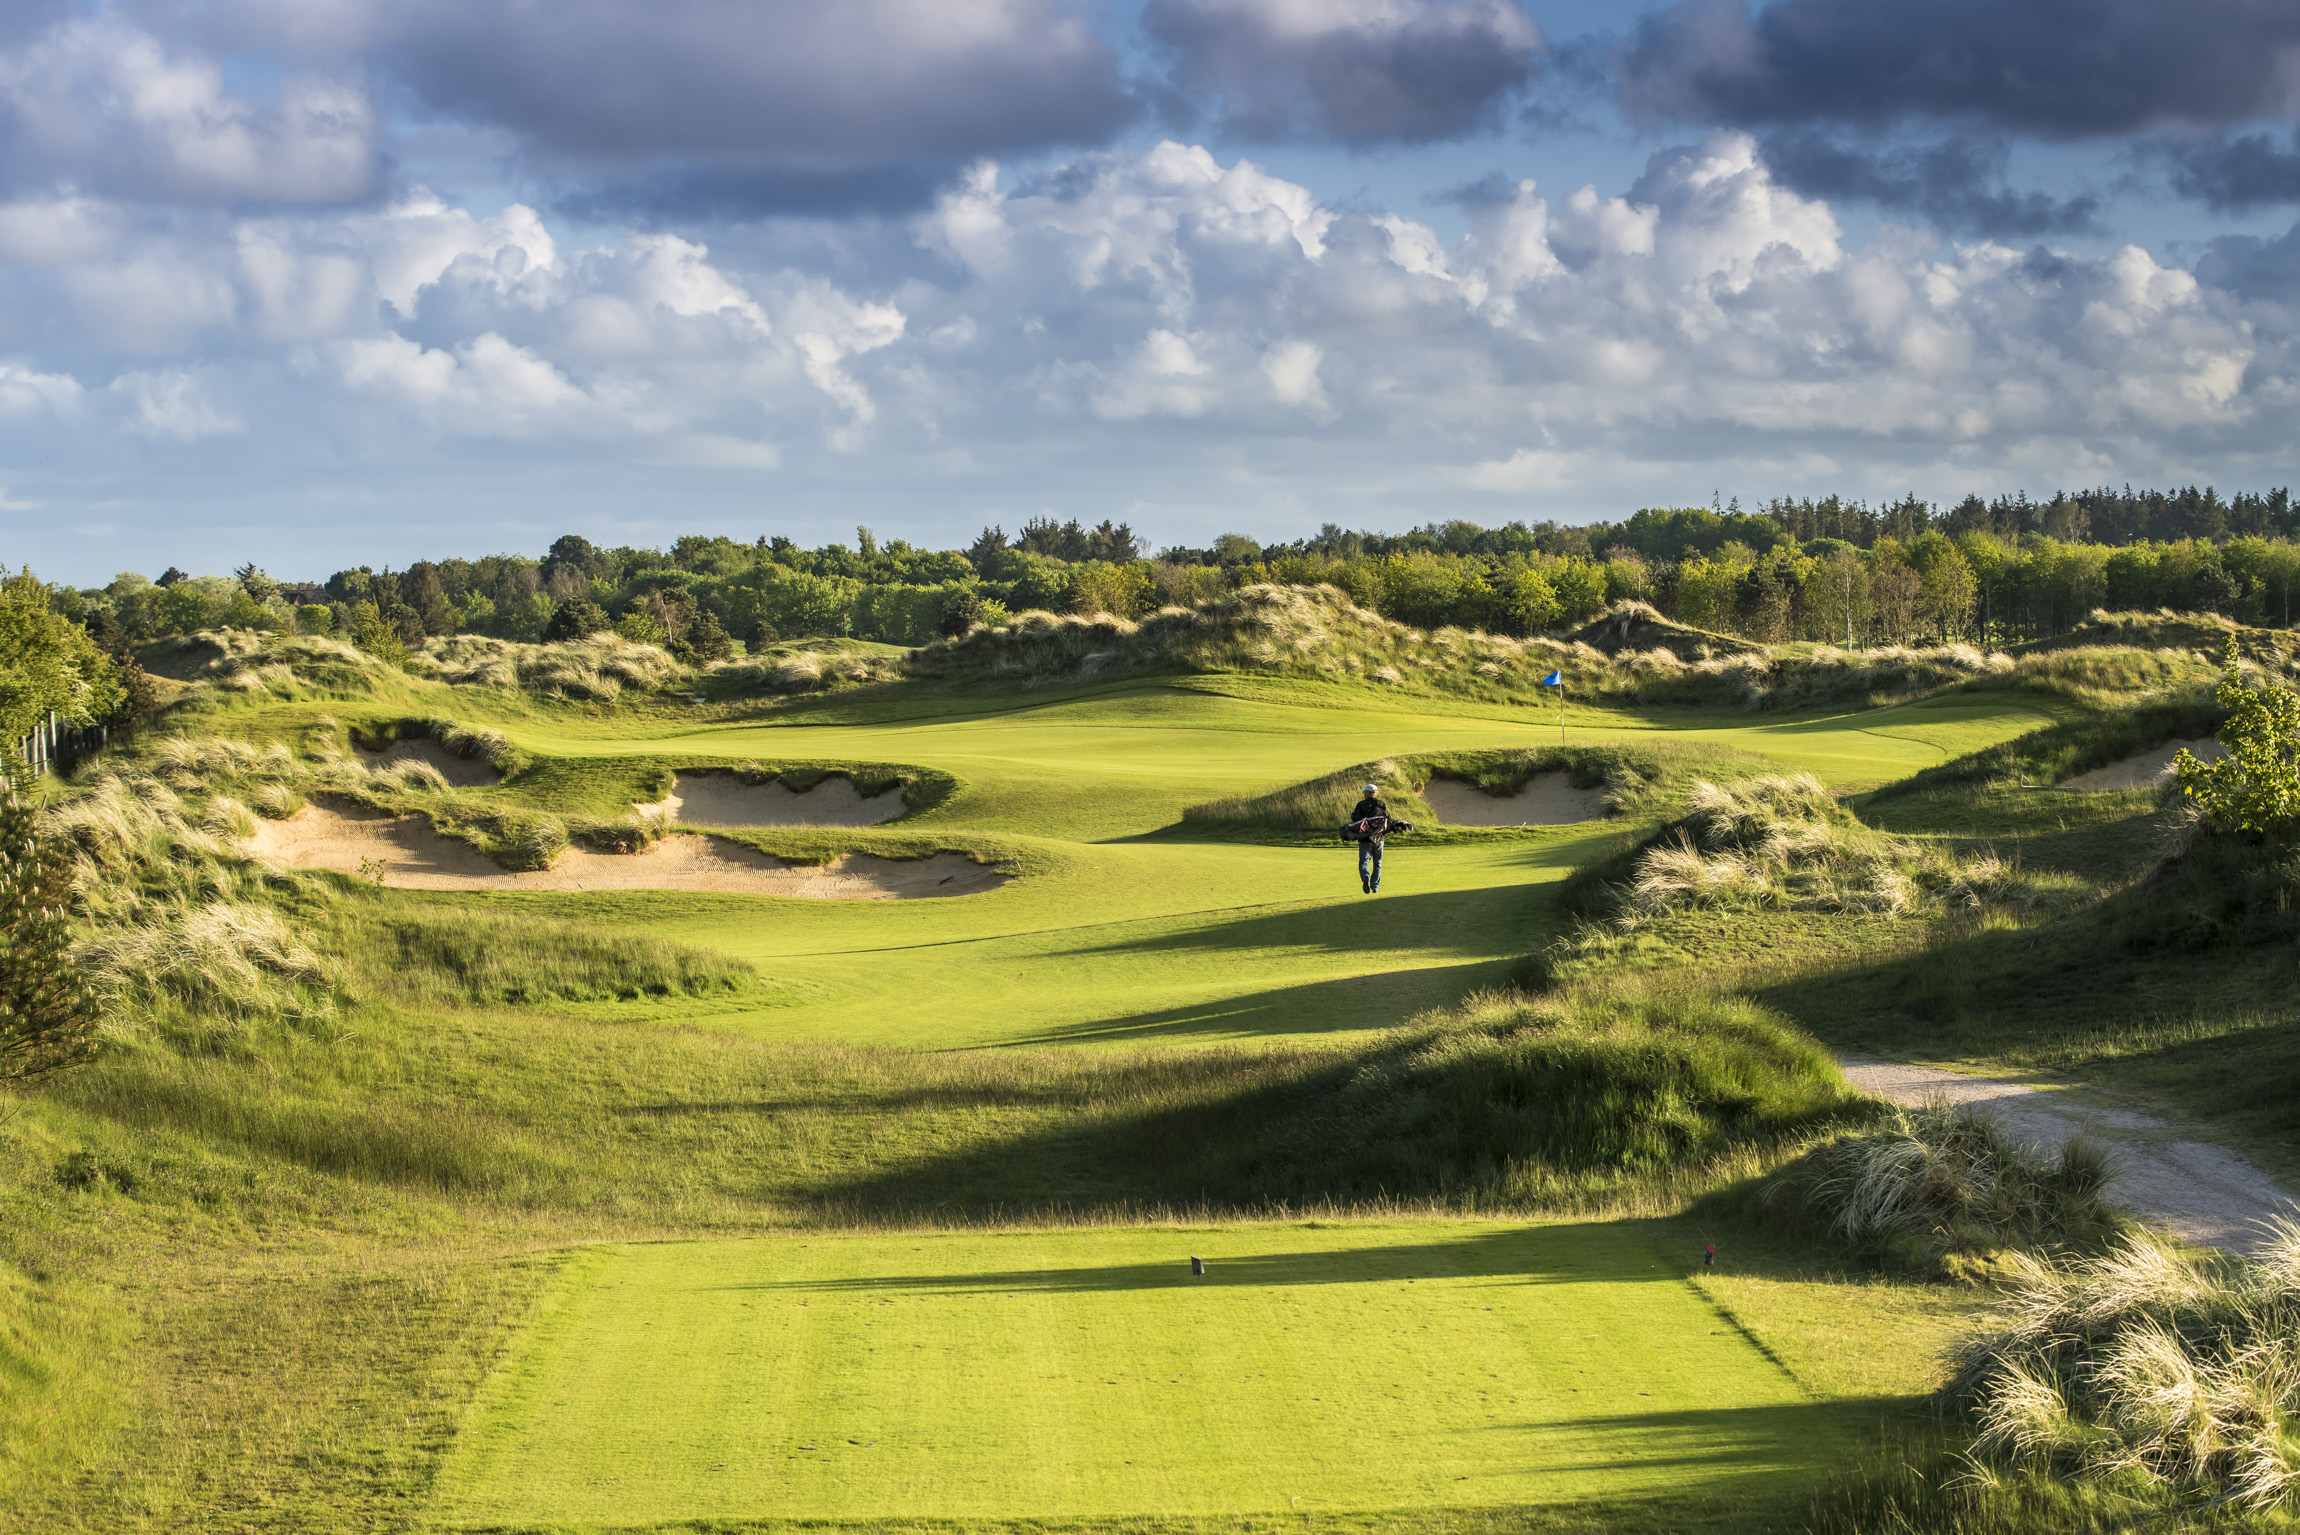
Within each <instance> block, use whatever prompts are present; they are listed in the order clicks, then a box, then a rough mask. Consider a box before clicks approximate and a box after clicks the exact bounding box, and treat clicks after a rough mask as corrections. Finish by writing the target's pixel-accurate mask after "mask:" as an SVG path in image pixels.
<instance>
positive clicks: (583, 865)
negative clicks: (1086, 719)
mask: <svg viewBox="0 0 2300 1535" xmlns="http://www.w3.org/2000/svg"><path fill="white" fill-rule="evenodd" d="M251 841H252V843H253V846H254V848H255V851H256V852H257V853H258V854H260V855H262V856H263V857H265V858H269V859H271V860H272V861H273V862H275V863H280V864H285V865H286V866H288V867H289V868H291V869H328V870H332V871H334V872H335V873H338V874H355V875H358V874H368V873H372V872H373V871H374V870H375V869H376V868H377V867H378V866H380V867H381V868H382V871H383V883H384V884H386V885H389V886H392V887H393V888H395V889H400V890H709V891H719V892H733V893H739V894H750V895H782V896H795V897H798V898H800V899H803V900H819V901H910V900H921V899H926V898H929V897H934V896H946V895H972V894H973V893H975V892H976V891H978V890H992V889H996V888H997V887H998V886H1000V885H1003V884H1005V883H1006V881H1007V878H1008V876H1006V875H1004V874H1001V873H999V872H998V871H997V870H995V869H987V868H984V867H983V866H982V865H981V864H978V863H976V862H975V861H974V860H972V859H971V858H968V857H966V856H964V855H963V854H959V853H937V854H935V855H934V856H933V857H931V858H916V859H893V858H874V857H872V856H870V855H869V854H867V853H846V854H842V855H840V856H839V857H837V858H834V859H832V860H831V861H830V862H829V863H826V864H794V863H786V862H784V861H783V860H782V859H780V858H776V857H773V856H772V855H770V854H767V853H762V852H759V851H758V850H757V849H755V848H748V847H744V846H742V845H741V844H740V843H735V842H727V841H723V840H721V839H720V838H717V837H697V836H669V837H665V838H664V839H663V840H662V841H661V842H658V843H656V844H655V845H654V846H653V847H650V848H648V849H647V850H646V851H644V852H639V853H594V852H592V851H590V850H589V849H587V848H580V847H571V848H569V849H567V850H566V851H565V852H563V853H561V854H560V855H559V857H558V858H557V859H556V860H555V861H554V862H553V863H552V865H551V867H550V868H548V869H538V870H532V871H527V872H521V873H514V872H513V871H511V870H509V869H506V868H504V867H502V866H501V865H500V864H498V863H496V862H495V861H494V860H493V859H491V858H489V857H487V856H486V855H485V854H483V853H481V852H479V851H478V850H477V849H475V848H473V847H472V846H471V845H470V844H469V843H465V842H458V841H456V840H455V839H454V838H452V837H443V836H441V835H440V834H439V833H438V832H436V831H434V830H432V827H431V823H430V822H429V821H427V820H425V819H424V818H423V817H422V816H419V815H403V816H394V815H391V814H388V813H386V812H383V811H375V810H368V809H365V808H363V807H347V808H336V807H332V806H326V805H308V806H306V807H305V808H304V809H302V810H299V811H297V812H296V813H295V814H294V815H292V816H290V817H289V818H288V819H286V820H284V821H260V822H258V823H257V825H256V834H255V836H254V837H253V838H252V839H251Z"/></svg>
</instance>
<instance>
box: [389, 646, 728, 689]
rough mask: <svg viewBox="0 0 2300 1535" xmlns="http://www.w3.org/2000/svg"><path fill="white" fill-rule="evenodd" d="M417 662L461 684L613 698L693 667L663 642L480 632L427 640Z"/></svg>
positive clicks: (662, 683)
mask: <svg viewBox="0 0 2300 1535" xmlns="http://www.w3.org/2000/svg"><path fill="white" fill-rule="evenodd" d="M417 664H418V665H419V666H420V667H421V668H422V669H424V670H427V671H431V672H434V673H435V674H436V675H437V676H438V677H439V679H440V680H441V681H443V682H448V683H452V684H454V685H456V686H458V687H497V688H518V689H522V690H524V691H526V692H529V693H535V694H539V695H541V696H543V697H546V698H572V699H583V700H592V701H596V702H600V703H606V702H610V701H612V700H614V699H616V698H618V697H620V696H621V695H622V693H623V692H624V690H625V689H627V688H638V689H641V690H644V691H653V690H657V689H662V688H667V687H670V686H672V685H673V684H675V683H678V682H681V681H683V680H684V679H685V678H686V677H687V675H688V671H687V668H686V667H685V666H683V665H681V664H680V663H679V661H678V660H677V659H676V658H675V657H673V656H672V654H671V653H670V652H669V651H667V650H665V649H663V648H662V647H661V646H659V645H640V644H636V643H634V642H632V641H630V640H627V639H624V638H623V637H622V636H621V635H618V634H611V633H606V634H594V635H591V636H589V637H587V638H585V639H580V640H563V641H560V642H558V643H556V644H551V645H523V644H520V643H518V642H516V641H513V640H498V639H490V638H488V637H487V636H485V635H479V634H457V635H450V636H447V637H445V638H437V639H431V640H426V641H425V642H424V646H423V650H422V652H421V653H420V655H419V656H418V657H417Z"/></svg>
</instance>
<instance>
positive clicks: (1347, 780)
mask: <svg viewBox="0 0 2300 1535" xmlns="http://www.w3.org/2000/svg"><path fill="white" fill-rule="evenodd" d="M1763 761H1764V759H1763V758H1761V757H1757V756H1755V755H1753V754H1750V753H1746V752H1738V751H1735V750H1733V749H1732V748H1730V747H1724V746H1714V745H1700V746H1693V745H1687V744H1683V743H1678V742H1668V741H1663V742H1651V743H1648V742H1634V743H1608V744H1606V745H1602V746H1534V747H1523V748H1516V749H1510V750H1499V751H1453V752H1419V753H1413V754H1410V755H1403V756H1398V757H1390V758H1383V759H1381V760H1379V761H1375V762H1361V763H1359V764H1357V765H1356V766H1353V767H1346V768H1343V769H1341V770H1340V771H1339V772H1335V773H1329V774H1326V775H1325V776H1323V777H1321V778H1316V779H1312V780H1310V781H1309V782H1307V783H1301V784H1290V785H1288V786H1286V787H1285V788H1282V789H1274V790H1271V791H1270V792H1268V793H1266V794H1248V795H1234V796H1230V797H1228V798H1224V799H1218V800H1210V801H1208V802H1206V803H1205V804H1202V805H1192V806H1190V807H1188V808H1186V809H1185V810H1184V811H1183V812H1182V819H1183V822H1184V824H1186V825H1194V826H1206V827H1217V826H1229V827H1259V828H1268V829H1271V830H1276V831H1294V832H1313V833H1325V832H1331V831H1333V830H1334V829H1335V828H1337V827H1339V826H1340V825H1341V824H1342V823H1343V822H1344V821H1345V820H1347V819H1348V816H1349V812H1350V810H1351V808H1352V807H1353V806H1355V805H1356V803H1357V800H1358V796H1359V794H1360V792H1361V791H1362V790H1363V789H1364V787H1365V785H1366V784H1367V783H1369V782H1371V783H1379V784H1381V785H1382V788H1383V795H1384V797H1385V798H1387V799H1388V800H1389V802H1390V806H1391V808H1392V809H1393V810H1396V811H1397V812H1398V813H1399V814H1400V815H1401V816H1402V817H1404V818H1405V819H1406V820H1409V821H1411V820H1414V819H1415V818H1416V817H1417V816H1418V817H1421V818H1422V819H1423V820H1424V822H1425V823H1426V822H1427V821H1428V819H1429V817H1430V810H1429V807H1428V805H1427V804H1426V803H1425V802H1424V801H1423V800H1422V798H1421V795H1422V792H1423V791H1424V790H1425V789H1427V788H1428V787H1429V783H1430V780H1431V779H1432V778H1451V779H1457V780H1459V781H1461V782H1464V783H1470V784H1475V785H1476V786H1477V787H1478V788H1480V789H1483V790H1484V791H1486V792H1487V793H1489V794H1514V793H1516V792H1517V791H1518V790H1520V789H1522V788H1524V787H1525V784H1526V781H1527V780H1528V779H1530V778H1532V777H1533V776H1534V775H1535V774H1537V773H1564V774H1565V775H1566V776H1567V777H1568V779H1569V780H1570V781H1571V782H1572V783H1573V785H1574V786H1575V787H1576V788H1583V789H1588V788H1596V787H1598V786H1599V785H1603V786H1604V787H1605V789H1606V803H1607V808H1608V810H1609V812H1610V813H1612V814H1615V815H1619V816H1623V817H1626V818H1628V819H1631V820H1636V819H1639V818H1642V817H1650V816H1652V815H1655V814H1658V813H1660V811H1661V809H1662V807H1663V806H1665V805H1667V804H1669V803H1670V802H1671V800H1672V798H1673V796H1675V795H1677V794H1680V793H1682V792H1683V791H1684V790H1685V789H1686V788H1687V787H1688V786H1689V785H1691V784H1692V783H1694V782H1696V781H1697V779H1698V777H1699V776H1700V775H1701V774H1704V773H1712V774H1713V773H1718V772H1720V771H1731V770H1732V769H1735V768H1739V769H1741V770H1743V771H1748V770H1750V769H1753V768H1756V767H1758V766H1760V765H1761V764H1762V763H1763Z"/></svg>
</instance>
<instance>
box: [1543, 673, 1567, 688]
mask: <svg viewBox="0 0 2300 1535" xmlns="http://www.w3.org/2000/svg"><path fill="white" fill-rule="evenodd" d="M1541 685H1542V686H1543V687H1545V688H1561V687H1564V686H1565V673H1563V672H1551V673H1550V674H1549V675H1548V676H1546V677H1544V678H1542V679H1541Z"/></svg>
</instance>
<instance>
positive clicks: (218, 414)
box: [106, 370, 248, 442]
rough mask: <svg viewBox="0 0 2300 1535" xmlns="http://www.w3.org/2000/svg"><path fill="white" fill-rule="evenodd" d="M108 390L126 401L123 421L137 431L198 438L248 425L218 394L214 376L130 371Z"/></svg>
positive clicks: (157, 436) (223, 434)
mask: <svg viewBox="0 0 2300 1535" xmlns="http://www.w3.org/2000/svg"><path fill="white" fill-rule="evenodd" d="M106 392H107V393H109V394H111V395H113V396H115V397H116V398H118V399H119V400H120V401H121V402H122V403H123V404H124V405H125V406H126V408H127V414H126V415H125V416H124V417H123V419H122V422H121V425H122V426H123V427H124V428H125V429H126V430H128V431H130V432H133V433H135V434H136V435H137V436H139V437H148V438H152V439H154V440H156V441H166V442H196V441H198V440H199V439H200V438H202V437H226V436H232V435H236V434H238V433H242V432H245V431H246V430H247V429H248V428H247V423H246V422H245V421H243V420H241V419H240V416H239V413H238V412H237V411H235V410H233V409H232V408H231V407H230V406H229V405H227V404H225V403H224V402H223V401H221V400H220V399H218V398H217V397H216V393H215V389H214V386H213V384H212V382H211V381H209V380H206V379H203V378H201V377H199V376H198V375H196V374H192V373H186V372H182V371H180V370H171V371H168V372H163V373H128V374H123V375H122V376H121V377H119V378H117V379H114V380H113V381H112V383H111V384H110V385H109V386H108V388H107V391H106Z"/></svg>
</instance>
